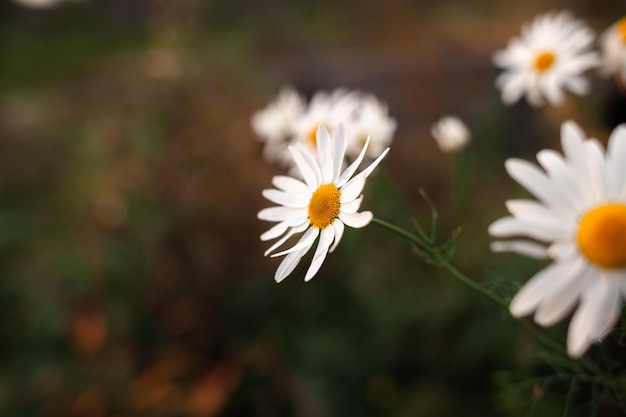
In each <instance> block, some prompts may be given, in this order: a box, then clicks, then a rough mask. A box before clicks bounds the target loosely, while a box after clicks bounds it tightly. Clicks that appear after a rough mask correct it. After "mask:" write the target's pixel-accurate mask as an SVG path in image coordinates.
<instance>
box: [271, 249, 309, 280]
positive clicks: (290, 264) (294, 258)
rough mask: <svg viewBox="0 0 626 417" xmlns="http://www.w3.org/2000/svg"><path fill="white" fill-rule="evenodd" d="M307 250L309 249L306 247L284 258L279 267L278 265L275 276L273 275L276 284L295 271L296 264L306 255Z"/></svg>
mask: <svg viewBox="0 0 626 417" xmlns="http://www.w3.org/2000/svg"><path fill="white" fill-rule="evenodd" d="M309 249H311V248H310V247H308V248H305V249H302V250H299V251H296V252H292V253H290V254H289V255H287V256H285V258H284V259H283V261H282V262H281V263H280V265H278V269H277V270H276V275H274V280H275V281H276V282H281V281H282V280H284V279H285V278H287V276H288V275H289V274H291V273H292V272H293V270H294V269H296V266H298V263H300V259H302V257H303V256H304V255H305V254H306V253H307V251H308V250H309Z"/></svg>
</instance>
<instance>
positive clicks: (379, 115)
mask: <svg viewBox="0 0 626 417" xmlns="http://www.w3.org/2000/svg"><path fill="white" fill-rule="evenodd" d="M358 101H359V103H358V106H357V110H356V112H355V114H354V118H353V120H352V121H351V123H349V124H347V125H346V137H347V139H346V140H347V142H348V147H347V150H346V154H347V155H348V156H349V157H350V158H352V159H354V158H356V156H357V155H358V154H359V152H361V149H362V148H363V144H364V143H365V141H366V140H367V138H368V137H369V138H370V146H369V147H368V148H367V156H368V157H370V158H375V157H376V156H377V155H380V153H381V152H382V151H383V149H385V148H386V147H388V146H389V145H390V144H391V140H392V139H393V134H394V132H395V131H396V126H397V123H396V121H395V120H394V119H393V118H392V117H389V112H388V111H387V106H386V105H385V104H384V103H382V102H380V101H379V100H378V99H377V98H376V97H375V96H373V95H371V94H368V95H364V96H362V97H360V98H359V99H358Z"/></svg>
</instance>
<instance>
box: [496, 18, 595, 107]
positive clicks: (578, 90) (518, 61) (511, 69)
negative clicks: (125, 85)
mask: <svg viewBox="0 0 626 417" xmlns="http://www.w3.org/2000/svg"><path fill="white" fill-rule="evenodd" d="M593 40H594V34H593V33H592V32H591V30H590V29H588V28H587V26H586V25H585V24H584V23H583V22H582V21H580V20H576V19H574V18H573V17H572V16H571V14H570V13H568V12H561V13H558V14H553V13H548V14H544V15H540V16H537V17H536V18H535V19H534V20H533V21H532V23H530V24H527V25H525V26H524V27H522V34H521V36H520V37H516V38H513V39H512V40H510V41H509V44H508V46H507V48H506V49H504V50H500V51H497V52H496V53H495V54H494V63H495V64H496V65H497V66H498V67H501V68H502V69H504V72H503V73H502V74H500V76H499V77H498V79H497V80H496V84H497V86H498V87H499V88H500V89H501V90H502V101H504V102H505V103H506V104H512V103H514V102H516V101H517V100H519V99H520V98H521V97H522V96H523V95H526V98H527V99H528V101H529V103H530V104H532V105H533V106H541V105H543V103H544V99H545V100H547V101H548V102H549V103H551V104H553V105H560V104H562V103H563V101H564V100H565V96H564V93H563V90H568V91H570V92H571V93H574V94H577V95H586V94H587V93H588V91H589V82H588V81H587V79H586V78H584V77H583V76H582V74H583V73H584V72H585V71H587V70H589V69H591V68H594V67H596V66H598V64H599V63H600V57H599V55H598V54H597V53H596V52H593V51H590V49H591V47H592V43H593Z"/></svg>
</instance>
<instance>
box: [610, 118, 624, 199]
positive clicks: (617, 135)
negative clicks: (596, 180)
mask: <svg viewBox="0 0 626 417" xmlns="http://www.w3.org/2000/svg"><path fill="white" fill-rule="evenodd" d="M605 178H606V189H607V196H608V198H610V199H617V198H620V197H621V198H624V197H626V195H625V196H622V189H623V188H624V185H626V125H620V126H618V127H617V128H615V130H613V133H612V134H611V136H610V137H609V144H608V156H607V163H606V177H605Z"/></svg>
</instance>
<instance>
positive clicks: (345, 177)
mask: <svg viewBox="0 0 626 417" xmlns="http://www.w3.org/2000/svg"><path fill="white" fill-rule="evenodd" d="M368 144H369V141H366V143H365V146H364V147H363V149H362V151H361V153H360V154H359V156H358V157H357V158H356V160H355V161H354V162H353V163H352V164H351V165H349V166H348V167H347V168H346V169H345V170H344V171H343V172H342V170H341V168H342V165H343V163H344V154H345V150H346V141H345V138H344V133H343V128H342V127H341V126H339V127H338V129H337V132H336V133H335V136H334V138H333V140H332V141H331V138H330V135H329V134H328V131H327V130H326V128H325V127H324V126H320V127H319V128H318V130H317V134H316V149H317V152H316V154H315V155H313V154H311V153H310V152H309V151H308V150H307V149H306V148H305V147H304V146H302V145H296V146H292V147H290V148H289V150H290V152H291V154H292V155H293V159H294V161H295V163H296V165H297V167H298V169H299V170H300V173H301V174H302V178H303V180H302V181H301V180H299V179H296V178H293V177H289V176H276V177H274V178H273V180H272V184H273V185H274V186H275V187H276V188H275V189H268V190H264V191H263V196H264V197H265V198H267V199H268V200H270V201H271V202H273V203H275V204H278V206H276V207H270V208H266V209H263V210H261V211H260V212H259V213H258V218H259V219H261V220H266V221H270V222H277V223H278V224H276V225H274V226H273V227H272V228H271V229H269V230H268V231H267V232H265V233H263V234H262V235H261V240H263V241H267V240H272V239H276V238H280V239H278V241H276V242H275V243H274V244H273V245H272V246H271V247H270V248H269V249H268V250H267V251H266V252H265V255H266V256H267V255H269V254H272V253H273V254H272V255H271V256H272V257H276V256H283V255H286V256H285V258H284V259H283V261H282V262H281V264H280V265H279V266H278V270H277V271H276V275H275V279H276V282H280V281H282V280H283V279H285V278H286V277H287V276H288V275H289V274H290V273H291V272H292V271H293V270H294V269H295V267H296V266H297V265H298V263H299V262H300V259H302V257H303V256H304V255H305V254H306V253H307V252H308V251H309V250H310V249H311V247H312V246H313V244H314V243H315V241H316V239H317V238H318V237H319V242H318V244H317V249H316V250H315V253H314V255H313V260H312V262H311V266H310V267H309V269H308V271H307V273H306V275H305V277H304V279H305V281H309V280H310V279H311V278H313V277H314V276H315V274H316V273H317V271H318V270H319V268H320V267H321V265H322V263H323V262H324V259H326V255H327V254H328V252H332V251H333V250H334V249H335V248H336V247H337V245H338V244H339V242H340V241H341V237H342V236H343V232H344V226H345V225H347V226H350V227H354V228H361V227H365V226H366V225H368V224H369V222H370V221H371V220H372V218H373V215H372V213H371V212H369V211H363V212H358V210H359V208H360V206H361V201H362V199H363V196H362V195H361V192H362V191H363V187H364V186H365V180H366V179H367V177H368V176H369V175H370V174H371V173H372V171H373V170H374V168H376V166H377V165H378V163H379V162H380V161H381V160H382V159H383V158H384V157H385V155H386V154H387V152H388V151H389V148H387V149H385V150H384V151H383V152H382V153H381V154H380V156H378V158H377V159H376V160H375V161H374V162H372V163H371V164H370V165H369V166H368V167H367V168H365V169H364V170H363V171H361V172H360V173H358V174H357V175H355V176H353V175H354V173H355V172H356V170H357V168H358V167H359V165H360V164H361V162H362V161H363V158H364V156H365V153H366V152H367V147H368ZM299 233H303V234H302V236H301V237H300V239H299V240H298V242H297V243H296V244H294V245H293V246H292V247H291V248H289V249H286V250H283V251H281V252H275V251H276V250H277V249H278V248H279V247H280V246H282V245H283V244H284V243H285V242H287V240H289V238H291V237H292V236H294V235H296V234H299Z"/></svg>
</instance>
